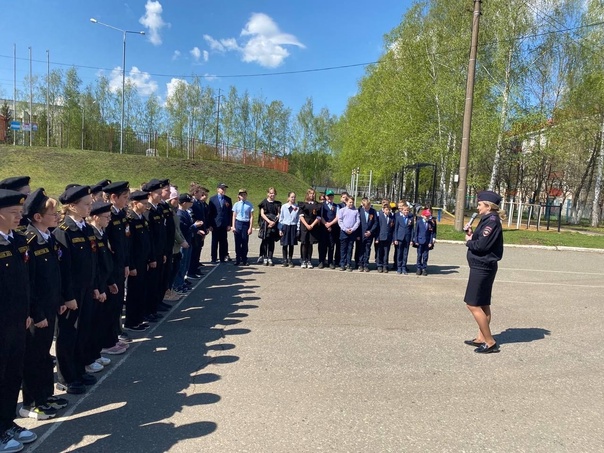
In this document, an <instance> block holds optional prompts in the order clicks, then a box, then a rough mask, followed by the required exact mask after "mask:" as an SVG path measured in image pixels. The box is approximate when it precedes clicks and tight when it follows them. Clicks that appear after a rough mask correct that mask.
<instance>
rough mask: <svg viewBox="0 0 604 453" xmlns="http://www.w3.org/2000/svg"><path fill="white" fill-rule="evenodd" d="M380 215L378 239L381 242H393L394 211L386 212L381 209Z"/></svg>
mask: <svg viewBox="0 0 604 453" xmlns="http://www.w3.org/2000/svg"><path fill="white" fill-rule="evenodd" d="M377 215H378V223H379V229H378V234H377V236H376V239H379V241H380V242H386V243H391V242H392V236H393V233H394V216H393V215H392V213H390V214H388V216H386V214H384V211H379V212H378V213H377Z"/></svg>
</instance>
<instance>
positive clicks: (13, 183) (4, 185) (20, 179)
mask: <svg viewBox="0 0 604 453" xmlns="http://www.w3.org/2000/svg"><path fill="white" fill-rule="evenodd" d="M30 180H31V178H30V177H29V176H13V177H11V178H6V179H3V180H2V181H0V189H8V190H19V189H20V188H21V187H25V186H28V185H29V181H30Z"/></svg>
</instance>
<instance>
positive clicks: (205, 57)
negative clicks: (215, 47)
mask: <svg viewBox="0 0 604 453" xmlns="http://www.w3.org/2000/svg"><path fill="white" fill-rule="evenodd" d="M209 59H210V52H208V51H207V50H204V51H203V61H205V62H206V63H207V61H208V60H209Z"/></svg>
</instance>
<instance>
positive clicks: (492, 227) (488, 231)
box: [466, 213, 503, 270]
mask: <svg viewBox="0 0 604 453" xmlns="http://www.w3.org/2000/svg"><path fill="white" fill-rule="evenodd" d="M466 246H467V247H468V253H467V259H468V264H469V266H470V267H472V268H475V269H485V270H489V269H492V268H493V267H494V265H495V264H496V263H497V261H499V260H500V259H501V258H502V257H503V228H502V226H501V219H500V218H499V215H498V214H497V213H488V214H485V215H483V216H482V218H481V219H480V223H479V224H478V226H477V227H476V229H475V230H474V233H473V234H472V239H471V240H469V241H467V242H466Z"/></svg>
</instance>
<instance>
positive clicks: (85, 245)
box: [52, 216, 97, 302]
mask: <svg viewBox="0 0 604 453" xmlns="http://www.w3.org/2000/svg"><path fill="white" fill-rule="evenodd" d="M52 234H53V235H54V237H55V239H56V240H57V242H58V243H59V250H60V253H61V261H60V263H61V292H62V293H63V301H65V302H66V301H68V300H72V299H75V296H76V291H75V290H76V289H78V288H93V289H95V288H94V285H95V283H96V270H97V256H96V250H97V246H96V236H95V235H94V231H93V230H92V227H91V226H90V225H88V224H86V225H85V226H84V229H83V230H80V228H78V226H77V225H76V223H75V221H74V220H73V219H72V218H71V217H69V216H67V217H65V219H64V220H63V222H61V224H60V225H59V226H58V227H57V228H55V229H54V230H53V232H52ZM78 302H81V301H78Z"/></svg>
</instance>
